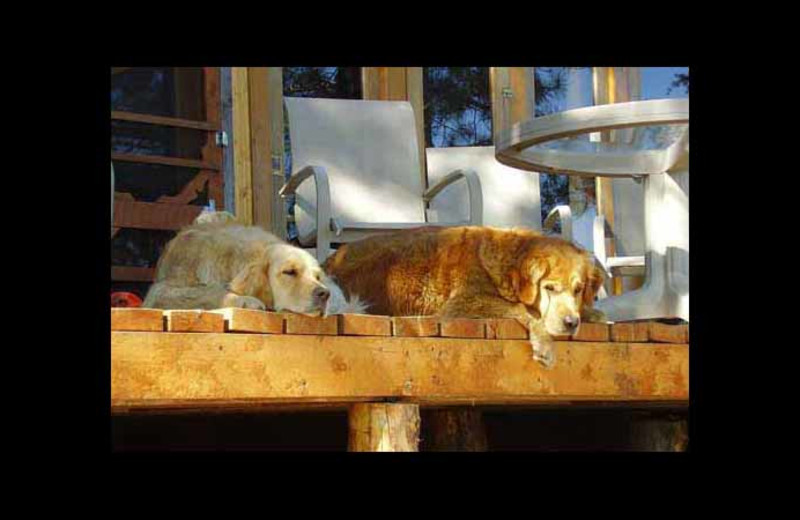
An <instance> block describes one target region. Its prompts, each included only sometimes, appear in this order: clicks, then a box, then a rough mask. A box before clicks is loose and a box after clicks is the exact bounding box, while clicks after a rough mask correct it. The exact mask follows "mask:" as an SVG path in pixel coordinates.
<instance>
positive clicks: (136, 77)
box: [110, 67, 224, 297]
mask: <svg viewBox="0 0 800 520" xmlns="http://www.w3.org/2000/svg"><path fill="white" fill-rule="evenodd" d="M110 105H111V160H112V162H113V164H114V175H115V183H114V189H115V194H114V198H115V202H114V230H113V234H112V239H111V264H112V271H111V280H112V290H114V291H130V292H134V293H136V294H138V295H139V296H140V297H144V295H145V293H146V291H147V288H148V286H149V283H150V281H151V280H152V278H153V274H154V268H155V265H156V262H157V261H158V257H159V256H160V254H161V251H162V250H163V248H164V246H165V245H166V243H167V242H168V241H169V240H170V239H171V238H172V237H173V236H174V235H175V233H176V231H177V230H178V229H180V227H182V226H184V225H187V224H190V223H191V222H192V220H194V217H195V216H196V215H197V214H199V213H200V211H201V209H202V206H205V205H207V204H208V203H209V201H210V200H212V199H213V200H214V201H215V203H216V206H217V207H218V208H220V209H221V208H222V207H223V206H224V202H223V196H222V173H221V165H222V149H221V148H219V147H217V145H216V139H215V136H216V132H217V131H218V130H219V129H220V118H219V113H220V98H219V69H218V68H213V67H205V68H204V67H117V68H112V70H111V92H110Z"/></svg>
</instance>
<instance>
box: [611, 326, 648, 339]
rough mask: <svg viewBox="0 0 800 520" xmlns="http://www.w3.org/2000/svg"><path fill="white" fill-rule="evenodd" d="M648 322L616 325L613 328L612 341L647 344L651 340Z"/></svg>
mask: <svg viewBox="0 0 800 520" xmlns="http://www.w3.org/2000/svg"><path fill="white" fill-rule="evenodd" d="M649 330H650V325H649V324H648V322H646V321H645V322H631V323H614V324H613V325H612V326H611V341H614V342H645V341H647V339H648V338H649V334H648V331H649Z"/></svg>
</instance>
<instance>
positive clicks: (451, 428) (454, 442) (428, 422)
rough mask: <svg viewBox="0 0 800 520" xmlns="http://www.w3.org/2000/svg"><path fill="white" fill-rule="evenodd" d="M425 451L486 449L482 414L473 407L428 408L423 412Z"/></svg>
mask: <svg viewBox="0 0 800 520" xmlns="http://www.w3.org/2000/svg"><path fill="white" fill-rule="evenodd" d="M423 417H424V419H425V426H426V430H427V431H428V432H429V435H427V436H426V439H425V440H426V442H425V444H424V447H425V451H486V450H487V446H488V443H487V441H486V428H485V427H484V424H483V414H482V412H481V411H480V410H479V409H475V408H457V409H442V410H428V411H426V412H425V413H424V414H423Z"/></svg>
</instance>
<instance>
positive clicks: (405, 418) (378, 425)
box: [347, 403, 419, 452]
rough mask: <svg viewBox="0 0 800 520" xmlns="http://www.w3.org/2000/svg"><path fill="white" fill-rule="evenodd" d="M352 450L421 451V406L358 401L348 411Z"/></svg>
mask: <svg viewBox="0 0 800 520" xmlns="http://www.w3.org/2000/svg"><path fill="white" fill-rule="evenodd" d="M348 423H349V428H350V431H349V435H348V442H347V448H348V451H356V452H357V451H370V452H374V451H383V452H394V451H403V452H413V451H419V406H418V405H415V404H401V403H358V404H354V405H352V406H351V407H350V410H349V413H348Z"/></svg>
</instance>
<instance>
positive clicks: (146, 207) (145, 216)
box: [114, 197, 203, 231]
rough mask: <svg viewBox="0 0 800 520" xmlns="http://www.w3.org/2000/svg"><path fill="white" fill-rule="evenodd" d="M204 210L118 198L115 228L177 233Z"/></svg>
mask: <svg viewBox="0 0 800 520" xmlns="http://www.w3.org/2000/svg"><path fill="white" fill-rule="evenodd" d="M202 210H203V208H202V207H201V206H189V205H180V204H160V203H157V202H139V201H134V200H129V199H127V198H123V197H116V198H115V200H114V226H116V227H120V228H134V229H170V230H176V231H177V230H179V229H181V228H182V227H184V226H188V225H189V224H191V223H192V222H193V221H194V219H195V218H197V215H199V214H200V212H201V211H202Z"/></svg>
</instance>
